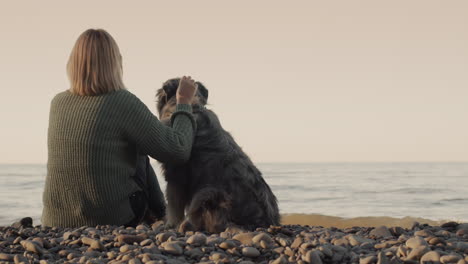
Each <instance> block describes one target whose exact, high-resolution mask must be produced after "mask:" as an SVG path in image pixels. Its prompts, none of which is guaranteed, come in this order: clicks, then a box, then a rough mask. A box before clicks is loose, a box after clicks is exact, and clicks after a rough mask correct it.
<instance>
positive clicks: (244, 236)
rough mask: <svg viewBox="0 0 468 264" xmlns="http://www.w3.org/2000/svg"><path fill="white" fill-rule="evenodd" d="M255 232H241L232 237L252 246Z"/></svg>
mask: <svg viewBox="0 0 468 264" xmlns="http://www.w3.org/2000/svg"><path fill="white" fill-rule="evenodd" d="M254 236H255V234H254V233H251V232H249V233H240V234H237V235H235V236H233V237H232V239H235V240H238V241H240V242H241V243H242V244H243V245H247V246H251V245H252V242H253V241H252V239H253V238H254Z"/></svg>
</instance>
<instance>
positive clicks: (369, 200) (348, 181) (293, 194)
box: [0, 162, 468, 226]
mask: <svg viewBox="0 0 468 264" xmlns="http://www.w3.org/2000/svg"><path fill="white" fill-rule="evenodd" d="M257 166H258V167H259V169H260V170H261V171H262V173H263V176H264V178H265V180H266V181H267V183H268V184H269V185H270V187H271V188H272V190H273V192H274V193H275V195H276V197H277V198H278V201H279V207H280V211H281V214H283V215H288V214H305V215H309V214H310V215H318V216H337V217H342V218H345V219H348V218H356V217H366V216H372V217H393V218H403V217H414V218H424V219H430V220H434V221H460V222H468V163H437V162H431V163H390V162H387V163H259V164H257ZM153 167H154V168H155V170H156V173H157V174H158V180H159V183H160V185H161V187H162V188H163V189H164V188H165V182H164V180H163V178H162V177H161V173H160V172H159V166H158V165H157V164H153ZM46 174H47V168H46V165H45V164H42V165H31V164H15V165H7V164H3V165H0V226H4V225H10V224H11V223H13V222H15V221H17V220H19V219H20V218H22V217H26V216H30V217H32V218H33V220H34V224H35V225H37V224H40V216H41V212H42V192H43V190H44V183H45V178H46Z"/></svg>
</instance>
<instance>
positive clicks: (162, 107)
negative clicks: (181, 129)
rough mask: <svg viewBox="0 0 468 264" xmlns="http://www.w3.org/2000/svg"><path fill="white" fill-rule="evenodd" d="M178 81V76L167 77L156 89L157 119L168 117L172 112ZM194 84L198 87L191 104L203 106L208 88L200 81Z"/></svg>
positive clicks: (206, 100) (175, 104)
mask: <svg viewBox="0 0 468 264" xmlns="http://www.w3.org/2000/svg"><path fill="white" fill-rule="evenodd" d="M179 82H180V78H173V79H169V80H167V81H166V82H165V83H164V84H163V86H162V87H161V88H160V89H158V91H157V93H156V99H157V105H156V107H157V109H158V114H159V119H161V120H167V119H170V118H171V115H172V113H174V111H175V108H176V106H177V101H176V92H177V87H179ZM196 84H197V85H198V89H197V93H196V94H195V97H194V98H193V101H192V105H202V106H204V105H206V104H207V102H208V90H207V89H206V87H205V86H204V85H203V84H202V83H200V82H196Z"/></svg>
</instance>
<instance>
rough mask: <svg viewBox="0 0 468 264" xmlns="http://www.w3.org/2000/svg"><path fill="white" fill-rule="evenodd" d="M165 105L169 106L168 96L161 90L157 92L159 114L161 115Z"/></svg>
mask: <svg viewBox="0 0 468 264" xmlns="http://www.w3.org/2000/svg"><path fill="white" fill-rule="evenodd" d="M165 104H167V94H166V91H164V89H163V88H160V89H158V91H157V92H156V108H157V109H158V114H161V110H162V108H163V107H164V105H165Z"/></svg>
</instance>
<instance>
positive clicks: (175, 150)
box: [121, 92, 196, 163]
mask: <svg viewBox="0 0 468 264" xmlns="http://www.w3.org/2000/svg"><path fill="white" fill-rule="evenodd" d="M127 95H128V96H126V99H125V100H123V105H122V109H121V110H122V111H121V114H122V115H123V116H124V118H123V120H124V121H123V124H122V126H123V129H124V131H125V134H126V136H127V137H128V138H129V139H130V140H131V141H132V142H135V144H136V146H137V148H138V150H139V151H140V153H141V154H144V155H149V156H151V157H152V158H154V159H156V160H158V161H161V162H167V163H183V162H185V161H187V160H188V159H189V158H190V152H191V150H192V144H193V138H194V131H195V129H196V123H195V119H194V117H193V115H192V106H191V105H184V104H179V105H177V107H176V111H175V112H174V113H173V114H172V118H171V120H172V122H171V123H172V127H170V126H166V125H164V124H162V123H161V122H160V121H159V120H158V118H157V117H156V116H154V115H153V114H152V113H151V111H150V110H149V109H148V107H146V105H145V104H144V103H143V102H141V101H140V100H139V99H138V98H137V97H136V96H134V95H133V94H131V93H130V92H127Z"/></svg>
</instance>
